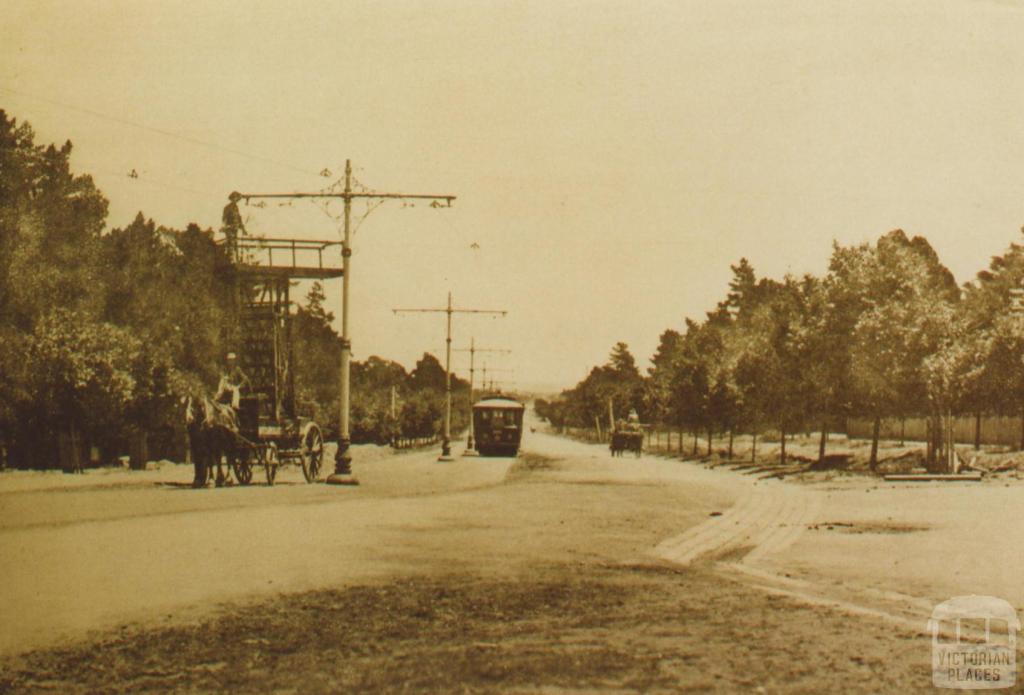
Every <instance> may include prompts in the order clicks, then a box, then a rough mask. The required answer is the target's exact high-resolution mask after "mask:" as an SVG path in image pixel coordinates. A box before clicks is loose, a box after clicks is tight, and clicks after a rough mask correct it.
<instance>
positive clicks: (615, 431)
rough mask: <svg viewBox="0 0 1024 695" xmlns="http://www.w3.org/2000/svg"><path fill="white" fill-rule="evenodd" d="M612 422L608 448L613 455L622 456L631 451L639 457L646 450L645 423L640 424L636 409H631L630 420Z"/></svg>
mask: <svg viewBox="0 0 1024 695" xmlns="http://www.w3.org/2000/svg"><path fill="white" fill-rule="evenodd" d="M610 407H611V406H610V405H609V408H610ZM609 417H610V416H609ZM612 423H613V426H612V431H611V433H610V435H609V437H608V449H609V450H610V451H611V453H612V456H622V455H623V454H624V453H625V452H627V451H630V452H632V453H633V454H635V455H636V456H637V458H639V457H640V455H641V454H643V451H644V429H643V428H644V427H645V425H641V424H640V417H639V416H638V415H637V412H636V410H630V412H629V419H628V420H619V421H618V422H615V421H614V420H612Z"/></svg>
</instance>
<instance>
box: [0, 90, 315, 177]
mask: <svg viewBox="0 0 1024 695" xmlns="http://www.w3.org/2000/svg"><path fill="white" fill-rule="evenodd" d="M0 91H3V92H7V93H8V94H14V95H16V96H20V97H25V98H27V99H34V100H36V101H41V102H44V103H47V104H51V105H53V106H59V107H61V108H64V109H68V110H70V111H77V112H79V113H84V114H87V115H90V116H93V117H95V118H101V119H106V120H109V121H112V122H114V123H120V124H121V125H126V126H130V127H132V128H138V129H139V130H145V131H149V132H151V133H157V134H158V135H163V136H165V137H169V138H174V139H176V140H181V141H182V142H188V143H191V144H193V145H199V146H200V147H207V148H210V149H214V150H219V151H221V152H225V153H228V154H232V155H235V156H238V157H244V158H246V159H251V160H253V161H258V162H264V163H267V164H273V165H275V166H279V167H284V168H286V169H291V170H292V171H298V172H301V173H303V174H309V175H313V176H323V172H324V171H327V172H328V175H329V174H330V172H329V170H327V169H324V170H322V171H319V172H316V171H311V170H309V169H305V168H303V167H298V166H295V165H294V164H289V163H288V162H282V161H280V160H277V159H273V158H271V157H265V156H263V155H259V154H252V153H250V152H245V151H243V150H239V149H235V148H233V147H225V146H224V145H218V144H217V143H215V142H209V141H207V140H200V139H199V138H193V137H190V136H188V135H181V134H180V133H175V132H174V131H170V130H164V129H163V128H156V127H153V126H150V125H146V124H144V123H137V122H135V121H130V120H128V119H126V118H121V117H120V116H114V115H111V114H109V113H103V112H102V111H96V110H94V109H89V108H85V107H82V106H76V105H74V104H68V103H66V102H63V101H58V100H57V99H51V98H49V97H43V96H39V95H38V94H29V93H28V92H22V91H19V90H17V89H11V88H10V87H7V86H5V85H2V84H0Z"/></svg>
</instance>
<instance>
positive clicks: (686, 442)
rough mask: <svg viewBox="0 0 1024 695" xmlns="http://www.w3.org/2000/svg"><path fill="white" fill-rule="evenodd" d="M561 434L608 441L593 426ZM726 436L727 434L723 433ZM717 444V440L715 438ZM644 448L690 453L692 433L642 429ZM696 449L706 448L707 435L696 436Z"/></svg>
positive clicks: (606, 433) (598, 441)
mask: <svg viewBox="0 0 1024 695" xmlns="http://www.w3.org/2000/svg"><path fill="white" fill-rule="evenodd" d="M561 434H565V435H567V436H569V437H572V438H573V439H578V440H580V441H583V442H590V443H604V442H607V441H608V432H607V431H606V430H604V429H602V430H601V434H600V436H598V433H597V431H596V430H595V429H594V428H593V427H563V428H562V431H561ZM723 436H724V437H726V438H728V435H727V434H726V435H723ZM715 444H716V445H717V444H718V440H717V439H716V440H715ZM644 450H645V451H649V452H651V453H663V454H678V453H683V452H685V453H690V452H691V451H692V450H693V434H690V433H684V432H680V431H679V430H671V429H656V428H653V427H652V428H646V429H644ZM698 450H699V452H701V453H703V452H705V451H706V450H707V437H700V438H698Z"/></svg>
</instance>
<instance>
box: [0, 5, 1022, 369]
mask: <svg viewBox="0 0 1024 695" xmlns="http://www.w3.org/2000/svg"><path fill="white" fill-rule="evenodd" d="M0 108H4V109H6V110H7V111H8V112H9V113H10V114H11V115H13V116H15V117H17V118H18V119H19V120H28V121H30V122H31V123H32V125H33V126H34V127H35V129H36V132H37V137H38V140H39V141H41V142H51V141H59V142H62V141H63V140H64V139H71V140H72V141H73V142H74V144H75V154H74V158H73V163H74V166H75V167H76V169H77V170H78V171H80V172H89V173H92V174H93V175H94V177H95V179H96V181H97V183H98V185H99V187H100V188H101V189H102V190H103V191H104V193H105V194H106V195H107V196H108V198H109V199H110V201H111V206H110V217H109V219H108V224H109V225H110V226H111V227H117V226H123V225H125V224H127V223H128V222H130V220H131V219H132V217H133V216H134V215H135V213H136V212H137V211H139V210H142V211H143V212H144V213H145V214H146V215H147V216H149V217H152V218H154V219H155V220H156V221H157V222H158V223H161V224H165V225H169V226H175V227H183V226H184V225H186V224H187V223H188V222H193V221H194V222H197V223H199V224H200V225H202V226H204V227H211V226H212V227H217V226H218V225H219V222H220V211H221V209H222V207H223V206H224V204H225V202H226V198H227V194H228V193H229V192H230V191H232V190H240V191H245V192H257V191H260V192H262V191H296V190H317V189H319V188H322V187H323V186H325V185H326V184H327V183H330V181H331V180H333V179H330V180H329V179H325V178H322V177H320V176H318V175H317V173H318V172H319V171H321V170H322V169H324V168H327V169H329V170H330V171H331V172H333V173H334V174H335V178H336V177H337V176H338V175H340V174H341V172H342V171H343V168H344V161H345V159H346V158H351V159H352V161H353V162H354V165H355V167H356V175H357V177H358V179H359V180H360V182H361V183H363V184H365V185H366V186H367V187H369V188H371V189H374V190H377V191H402V192H409V193H439V194H453V195H456V196H458V200H457V201H456V202H455V204H454V206H453V207H452V208H451V209H442V210H435V209H431V208H429V207H427V206H424V205H422V204H419V205H417V206H416V207H414V208H413V207H402V205H401V204H400V203H388V204H385V205H384V206H382V207H380V208H378V209H377V210H375V211H374V212H373V214H372V215H370V216H369V217H367V218H366V220H365V223H364V224H362V226H361V227H360V229H359V231H358V233H357V234H356V237H355V255H354V256H353V272H352V283H353V285H352V291H353V294H352V301H353V315H352V330H353V345H354V352H355V355H356V357H357V358H358V359H365V358H366V357H368V356H369V355H371V354H377V355H381V356H383V357H387V358H391V359H396V360H398V361H401V362H403V363H405V364H406V365H408V366H411V364H412V363H413V362H414V361H415V359H416V358H417V357H418V356H419V355H420V354H421V353H422V352H423V351H424V350H430V351H433V352H435V354H441V351H442V349H443V345H444V322H443V318H442V316H441V315H436V316H432V315H412V316H404V317H395V316H393V314H392V312H391V309H392V308H393V307H431V306H437V307H440V306H443V304H444V302H445V297H446V293H447V292H448V291H449V290H451V291H452V292H453V293H454V296H455V302H456V305H457V306H463V307H476V308H496V309H507V310H508V311H509V315H508V317H507V318H504V319H490V318H481V317H468V316H467V317H458V318H457V319H456V322H455V328H456V332H455V333H456V335H455V342H456V345H457V346H464V345H467V344H468V342H469V339H470V337H471V336H475V338H476V342H477V345H478V346H483V347H504V348H510V349H512V350H513V354H512V355H510V356H507V357H502V358H498V357H491V358H490V359H489V362H490V364H491V365H492V366H501V367H503V368H506V369H513V370H514V375H513V376H512V378H513V379H514V380H515V381H516V382H517V383H518V384H519V385H520V386H527V387H530V386H535V385H538V384H542V385H550V386H558V387H564V386H570V385H572V384H573V383H575V382H576V381H577V380H578V379H580V378H581V377H582V376H584V375H585V374H586V372H587V371H588V370H589V368H590V366H592V365H594V364H597V363H602V362H604V361H605V359H606V358H607V355H608V352H609V350H610V348H611V346H612V345H613V344H614V343H615V342H617V341H619V340H622V341H625V342H627V343H628V344H629V345H630V347H631V348H632V350H633V352H634V354H635V355H636V356H637V359H638V361H639V362H640V363H641V365H643V366H646V363H647V362H646V359H647V358H648V357H649V356H650V355H651V354H652V352H653V351H654V349H655V347H656V345H657V340H658V336H659V334H660V333H661V332H662V331H663V330H664V329H665V328H668V327H674V328H679V327H680V326H681V325H682V322H683V317H685V316H692V317H700V316H702V315H703V312H705V311H706V310H708V309H710V308H711V307H712V306H713V305H714V303H715V302H716V301H718V300H719V299H720V298H722V296H723V295H724V293H725V291H726V283H727V282H728V279H729V276H730V271H729V265H730V264H731V263H735V262H736V261H737V260H738V259H739V258H740V257H741V256H746V257H747V258H749V259H750V261H751V263H752V264H753V265H754V267H755V269H756V270H757V271H758V273H759V274H763V275H770V276H773V277H779V276H781V275H782V274H784V273H786V272H793V273H803V272H816V273H820V272H823V271H824V270H825V267H826V264H827V260H828V255H829V252H830V248H831V244H832V241H833V239H836V240H838V241H839V242H840V243H843V244H850V243H856V242H861V241H867V240H871V239H874V238H877V237H878V236H879V235H880V234H882V233H884V232H886V231H888V230H890V229H894V228H897V227H901V228H903V229H904V230H906V231H907V232H908V233H910V234H923V235H925V236H927V237H928V238H929V240H930V241H931V242H932V244H933V245H934V246H935V248H936V249H937V251H938V253H939V255H940V257H941V259H942V260H943V261H944V262H945V263H946V264H947V265H948V266H949V267H950V269H951V270H952V271H953V272H954V274H955V275H956V277H957V279H958V280H959V281H961V282H963V281H965V280H967V279H970V278H971V277H972V276H973V275H974V274H975V273H976V272H977V271H978V270H979V269H980V268H982V267H984V266H985V265H987V263H988V260H989V257H990V256H991V255H993V254H996V253H1000V252H1001V251H1002V250H1003V249H1005V247H1006V246H1007V245H1008V244H1009V243H1010V242H1012V241H1016V240H1018V239H1019V238H1020V237H1019V235H1020V232H1019V229H1020V227H1021V225H1022V224H1024V185H1022V184H1024V127H1022V125H1024V3H1020V2H1016V1H1014V0H908V1H906V2H900V1H899V0H883V1H875V0H857V2H825V1H824V0H808V1H799V2H798V1H787V0H774V1H772V2H764V3H751V2H749V0H744V1H743V2H738V1H736V2H734V1H723V0H716V1H715V2H707V1H706V0H702V1H701V2H683V1H679V0H676V1H673V2H647V1H641V2H630V3H623V2H578V1H573V2H569V1H557V0H547V1H543V0H541V1H536V2H534V1H514V2H479V1H476V0H473V1H470V0H466V1H462V2H450V1H438V2H425V1H416V2H413V1H412V0H403V1H401V2H381V1H379V0H377V1H373V2H333V3H327V2H315V3H314V2H308V3H300V2H279V3H272V2H260V3H259V4H258V5H257V4H256V3H251V4H249V3H240V2H230V3H229V2H139V1H132V2H111V1H102V2H71V0H64V1H62V2H43V1H40V0H31V1H30V2H12V1H11V0H5V2H4V3H3V20H2V22H0ZM140 126H141V127H140ZM203 143H215V144H216V145H217V146H216V147H213V146H210V145H208V144H203ZM133 169H134V170H136V171H137V172H138V174H139V178H137V179H132V178H129V177H128V176H127V173H128V172H129V171H131V170H133ZM354 209H355V212H356V213H357V215H356V217H357V219H358V218H359V217H360V216H361V215H362V213H363V212H365V206H363V205H362V204H359V205H356V206H355V208H354ZM339 211H340V210H339V209H337V208H336V209H335V210H334V212H339ZM243 213H244V214H245V215H246V216H247V218H248V224H249V227H250V228H251V229H253V230H255V231H259V232H260V233H263V234H266V235H268V236H316V237H325V238H337V235H338V225H337V223H336V222H335V221H334V220H332V219H331V218H330V217H328V216H326V215H325V214H323V212H321V211H320V210H319V209H317V208H316V207H314V206H313V205H311V204H310V203H299V202H296V203H295V204H294V205H293V206H292V207H290V208H287V207H286V208H276V207H274V208H264V209H255V208H243ZM472 244H477V245H478V246H479V248H478V249H473V248H472V247H471V245H472ZM326 289H327V292H328V295H329V297H330V298H331V302H330V304H331V306H330V308H332V309H333V310H334V311H335V313H338V311H339V307H340V300H339V297H340V292H341V283H340V281H338V280H335V281H330V282H328V285H327V288H326ZM467 362H468V359H467V358H466V357H465V356H463V355H460V356H459V357H458V359H457V361H456V363H455V368H456V370H457V371H461V372H463V373H464V372H465V371H466V367H467Z"/></svg>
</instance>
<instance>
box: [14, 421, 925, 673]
mask: <svg viewBox="0 0 1024 695" xmlns="http://www.w3.org/2000/svg"><path fill="white" fill-rule="evenodd" d="M435 459H436V452H424V453H413V454H399V455H393V454H389V453H387V452H380V451H373V452H371V451H365V452H360V455H358V456H357V459H356V472H357V474H358V475H359V477H360V478H361V480H362V482H363V485H362V486H360V487H358V488H333V487H327V486H323V485H314V486H309V485H305V484H300V483H299V482H298V481H299V480H300V479H301V478H300V477H299V476H298V474H297V473H293V474H291V475H289V476H285V477H283V478H282V484H280V485H278V486H277V487H274V488H266V487H258V486H254V487H249V488H232V489H221V490H213V489H209V490H201V491H193V490H190V489H187V487H186V486H185V483H187V480H188V478H189V475H190V472H189V471H188V470H187V469H185V468H183V467H165V468H161V469H159V470H156V471H151V472H147V473H144V474H141V475H137V474H127V473H116V474H103V475H96V476H92V478H93V479H94V480H93V482H95V484H93V482H90V481H89V480H88V479H89V478H90V476H85V477H84V478H76V479H74V484H73V485H70V486H68V485H61V484H60V483H59V482H58V480H57V479H54V478H53V477H52V476H42V477H40V476H36V478H34V479H33V478H32V477H31V476H17V475H15V476H11V477H10V478H8V479H6V480H0V509H2V510H3V514H2V515H0V517H2V521H0V554H2V556H3V558H4V562H3V564H2V569H0V586H3V587H4V590H3V591H2V592H0V615H2V616H3V630H2V631H0V632H2V635H0V639H2V641H0V649H2V650H3V652H5V653H7V654H8V655H9V656H8V657H7V659H6V661H5V663H6V666H4V667H3V668H2V669H0V690H2V689H9V690H12V691H47V690H50V691H60V692H75V691H82V692H88V691H92V690H96V689H100V690H103V691H107V692H111V691H112V692H117V691H124V692H138V691H153V692H162V691H168V690H171V691H179V690H180V691H189V692H197V691H198V692H212V691H228V690H230V691H240V692H265V691H270V690H277V689H280V690H285V691H289V690H292V691H301V692H336V691H338V690H351V689H361V690H407V689H423V690H445V691H449V690H453V689H469V690H485V691H486V690H519V691H530V692H532V691H535V690H538V689H543V688H547V687H554V688H556V689H558V688H570V689H574V688H582V689H584V690H601V689H613V690H625V691H637V690H641V691H646V690H652V689H653V690H659V689H660V690H667V691H675V690H686V689H694V690H697V691H708V690H719V691H723V692H731V691H735V690H737V689H746V690H756V689H758V688H760V690H759V692H775V691H793V692H800V691H807V690H808V689H811V690H816V691H824V690H829V689H841V690H844V691H847V692H857V691H860V692H885V691H895V690H900V691H903V692H906V691H912V690H917V689H923V688H925V687H927V686H928V684H929V682H930V679H929V672H928V668H929V652H928V645H927V643H926V642H924V641H922V640H921V639H919V638H918V637H917V635H916V630H913V629H909V630H895V631H894V630H893V629H891V626H889V625H883V624H881V623H880V621H878V620H876V619H873V618H861V617H856V616H854V617H851V616H850V615H849V614H847V613H843V612H839V611H835V610H832V609H831V608H824V607H822V606H820V605H814V604H811V605H809V606H808V605H805V602H804V601H803V600H800V601H798V600H794V598H793V597H795V596H797V594H798V593H799V592H797V591H795V590H794V587H792V586H790V587H788V588H787V587H783V589H785V590H788V591H789V592H790V594H791V596H790V597H789V598H786V597H780V596H779V595H778V594H779V593H785V591H783V590H780V587H779V586H778V585H777V584H776V583H774V582H772V581H769V579H774V578H776V577H777V576H779V575H777V574H776V573H775V571H774V568H775V567H776V566H774V565H773V564H772V563H774V562H777V559H778V558H779V557H780V556H782V555H783V554H785V553H786V552H790V551H791V550H792V549H793V548H795V547H796V546H797V544H798V543H801V542H804V540H805V539H806V537H807V536H808V534H810V533H812V532H811V531H809V530H808V529H809V528H810V527H812V526H813V524H814V523H815V520H816V519H818V518H819V516H820V502H821V500H823V499H824V498H823V497H822V496H821V493H820V491H811V490H807V489H804V488H801V487H799V486H794V485H787V484H782V483H766V482H763V481H756V480H753V479H751V478H750V477H748V476H742V475H740V474H739V473H733V472H728V471H723V470H708V469H705V468H702V467H700V466H698V465H694V464H688V463H681V462H678V461H672V460H667V459H659V458H653V457H644V458H641V459H633V458H629V457H626V458H623V459H611V458H610V457H609V456H608V453H607V450H606V449H604V448H603V447H595V446H590V445H585V444H580V443H578V442H573V441H569V440H566V439H562V438H557V437H552V436H548V435H543V434H540V433H535V434H532V435H528V439H527V441H526V442H525V453H524V455H523V456H521V457H520V458H519V459H518V460H512V459H479V458H472V459H470V458H466V459H459V460H458V461H456V462H455V463H448V464H441V463H438V462H437V461H436V460H435ZM287 483H291V484H287ZM737 565H742V566H744V567H746V568H747V569H748V570H749V571H748V572H745V573H741V572H737V571H731V570H730V568H732V567H734V566H737ZM723 572H725V574H723ZM756 572H762V573H767V576H768V578H769V579H766V578H764V577H760V578H757V577H754V576H753V575H752V574H751V573H756ZM755 579H756V581H755ZM755 583H757V584H763V585H765V586H764V588H767V589H769V590H770V591H773V592H774V593H766V592H765V591H764V590H763V589H762V588H749V586H750V585H751V584H755ZM18 654H20V656H12V655H18ZM894 655H895V656H896V657H898V658H899V661H898V662H893V661H892V658H893V657H894Z"/></svg>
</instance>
